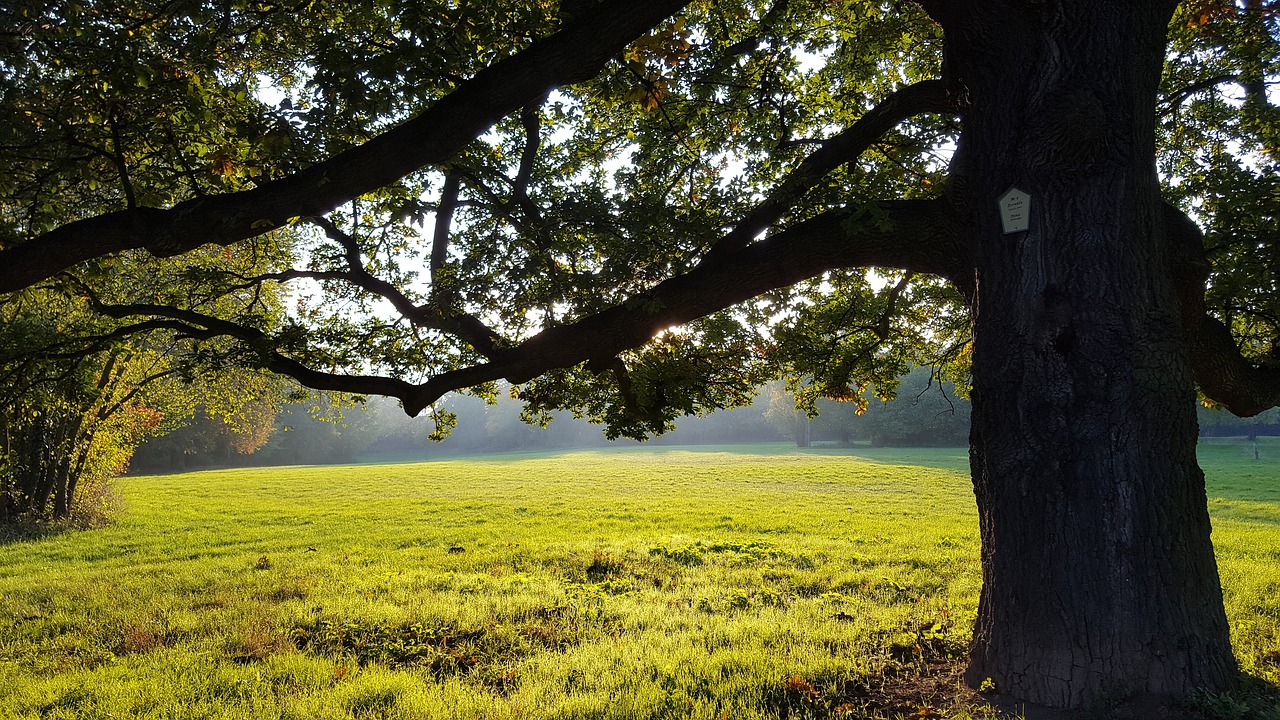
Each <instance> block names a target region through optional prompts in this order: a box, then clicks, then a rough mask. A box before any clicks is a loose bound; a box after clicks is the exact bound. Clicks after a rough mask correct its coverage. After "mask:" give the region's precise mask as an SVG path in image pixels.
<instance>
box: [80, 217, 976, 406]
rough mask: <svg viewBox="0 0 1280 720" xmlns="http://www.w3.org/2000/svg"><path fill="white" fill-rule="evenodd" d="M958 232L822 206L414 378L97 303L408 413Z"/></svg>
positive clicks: (886, 260) (957, 269) (948, 249)
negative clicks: (627, 295)
mask: <svg viewBox="0 0 1280 720" xmlns="http://www.w3.org/2000/svg"><path fill="white" fill-rule="evenodd" d="M958 237H959V236H958V234H957V233H956V232H955V231H954V226H953V223H952V220H951V216H950V211H949V209H948V206H947V205H946V204H945V203H944V202H943V201H940V200H897V201H888V202H882V203H876V204H874V205H872V206H864V207H861V208H858V209H856V210H833V211H829V212H826V213H823V214H822V215H819V216H817V217H814V218H812V219H810V220H806V221H805V222H802V223H799V224H797V225H795V226H793V227H791V228H788V229H786V230H784V231H782V232H779V233H777V234H775V235H773V236H771V237H769V238H767V239H765V240H762V241H760V242H757V243H755V244H752V245H750V246H748V247H746V248H743V249H742V250H739V251H738V252H736V253H733V254H730V255H727V256H723V257H721V258H719V259H716V260H714V261H709V262H704V263H703V264H702V265H699V266H698V267H696V268H694V269H693V270H691V271H689V272H688V273H686V274H684V275H680V276H677V277H673V278H671V279H669V280H666V281H665V282H662V283H660V284H658V285H657V286H655V287H654V288H653V289H652V290H650V291H649V292H647V293H644V294H643V295H638V296H636V297H633V298H631V299H629V300H627V301H626V302H624V303H622V304H620V305H617V306H615V307H613V308H611V309H609V310H605V311H603V312H600V313H597V314H595V315H591V316H589V317H586V318H583V319H581V320H578V321H577V322H574V323H571V324H568V325H561V326H557V327H553V328H548V329H547V330H544V331H542V332H541V333H539V334H537V335H535V336H533V337H532V338H529V339H528V340H526V341H524V342H523V343H521V344H519V345H517V346H515V347H512V348H507V349H501V350H497V351H495V353H494V355H493V359H492V360H491V361H490V362H487V363H484V364H481V365H476V366H472V367H467V368H461V369H458V370H451V371H449V372H445V373H441V374H440V375H437V376H435V377H433V378H431V379H430V380H428V381H427V382H425V383H422V384H416V385H415V384H412V383H408V382H405V381H403V380H399V379H397V378H390V377H382V376H372V375H345V374H338V373H325V372H320V371H317V370H314V369H312V368H310V367H307V366H306V365H304V364H303V363H301V362H299V361H297V360H295V359H293V358H290V357H288V356H286V355H284V354H282V353H280V352H279V351H277V350H276V349H275V348H273V347H272V346H271V343H272V340H271V338H270V336H268V335H267V334H266V333H264V332H262V331H260V330H257V329H255V328H249V327H245V326H242V325H238V324H236V323H233V322H230V321H226V320H221V319H218V318H213V317H209V316H206V315H203V314H200V313H196V312H192V311H189V310H180V309H177V308H171V307H164V306H157V305H102V304H97V303H95V309H96V310H98V311H99V312H101V313H102V314H104V315H107V316H109V317H115V318H125V317H133V316H138V315H144V316H145V315H150V316H153V317H163V318H169V319H171V320H172V321H174V323H173V324H170V323H163V324H159V323H158V324H157V325H156V326H163V327H169V328H172V329H177V330H181V331H182V332H185V333H186V334H188V335H191V336H192V337H205V338H207V337H212V336H217V335H220V336H227V337H232V338H236V339H239V340H241V341H243V342H245V343H246V344H247V345H249V346H250V347H252V348H253V349H254V350H255V351H256V352H257V353H258V355H259V357H260V358H262V362H263V365H264V366H265V367H266V368H267V369H269V370H271V371H273V372H276V373H279V374H282V375H287V376H289V377H292V378H294V379H296V380H298V381H299V382H301V383H302V384H303V385H306V386H307V387H311V388H315V389H317V390H332V391H339V392H349V393H359V394H374V395H386V396H389V397H395V398H399V399H400V401H401V402H402V403H403V404H404V407H405V410H406V411H407V412H408V413H409V414H410V415H417V414H418V413H419V412H421V411H422V410H423V409H424V408H426V407H427V406H428V405H431V404H432V403H434V402H435V401H436V400H438V399H439V398H440V397H442V396H443V395H444V394H445V393H448V392H451V391H454V390H460V389H463V388H467V387H472V386H475V385H479V384H481V383H485V382H490V381H493V380H498V379H501V378H507V379H508V380H510V381H512V382H516V383H520V382H526V381H528V380H530V379H532V378H534V377H537V376H538V375H541V374H543V373H546V372H548V371H550V370H553V369H556V368H568V367H573V366H575V365H578V364H580V363H583V362H589V361H596V362H597V363H600V364H601V366H602V367H613V366H614V363H613V360H614V359H615V358H616V356H617V355H618V354H619V353H621V352H623V351H625V350H629V349H632V348H637V347H640V346H642V345H644V344H646V343H647V342H649V341H650V339H652V338H653V337H654V335H656V334H657V333H658V332H659V331H660V330H662V329H664V328H668V327H671V326H673V325H679V324H681V323H686V322H689V321H692V320H695V319H697V318H700V317H703V316H706V315H710V314H711V313H714V312H717V311H719V310H723V309H725V308H728V307H731V306H733V305H736V304H738V303H741V302H744V301H746V300H749V299H751V298H753V297H756V296H757V295H760V294H762V293H764V292H767V291H769V290H773V289H776V288H781V287H786V286H789V285H793V284H795V283H797V282H800V281H801V280H805V279H807V278H810V277H814V276H816V275H819V274H821V273H823V272H825V271H827V270H833V269H837V268H848V267H870V266H881V267H897V268H903V269H906V270H908V271H911V272H927V273H933V274H937V275H942V276H948V277H958V276H963V274H964V271H963V268H964V267H965V266H966V261H965V248H964V244H963V243H962V242H960V241H959V239H958ZM91 301H92V300H91Z"/></svg>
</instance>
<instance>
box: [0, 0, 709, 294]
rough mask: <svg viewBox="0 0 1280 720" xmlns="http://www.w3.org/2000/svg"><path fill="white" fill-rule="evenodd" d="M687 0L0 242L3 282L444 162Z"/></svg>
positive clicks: (590, 72)
mask: <svg viewBox="0 0 1280 720" xmlns="http://www.w3.org/2000/svg"><path fill="white" fill-rule="evenodd" d="M687 3H688V0H653V1H652V2H644V3H635V2H630V1H629V0H610V1H609V2H604V3H600V4H599V5H596V6H594V7H593V8H592V9H591V11H590V12H589V13H584V15H583V16H582V17H581V19H575V20H573V21H572V22H569V23H567V24H566V25H565V26H564V28H563V29H562V30H560V31H559V32H556V33H555V34H553V35H551V36H550V37H548V38H546V39H544V40H541V41H538V42H535V43H533V44H532V45H530V46H529V47H528V48H526V49H525V50H523V51H521V52H518V53H516V54H515V55H512V56H510V57H508V58H506V59H504V60H501V61H499V62H497V63H494V64H493V65H490V66H489V67H486V68H484V69H483V70H481V71H480V72H478V73H476V74H475V76H474V77H472V78H471V79H469V80H467V81H465V82H463V83H462V84H461V85H460V86H459V87H458V88H457V89H456V90H454V91H453V92H452V93H450V94H448V95H446V96H445V97H443V98H441V99H440V100H439V101H437V102H436V103H435V104H434V105H432V106H431V107H430V108H428V109H426V110H424V111H423V112H422V113H421V114H419V115H418V116H416V117H415V118H413V119H411V120H408V121H406V122H404V123H402V124H400V125H398V126H396V127H395V128H392V129H391V130H388V131H387V132H385V133H383V134H381V135H379V136H377V137H375V138H373V139H372V140H370V141H368V142H366V143H364V144H363V145H360V146H358V147H355V148H352V149H350V150H347V151H345V152H342V153H339V154H337V155H335V156H333V157H331V158H329V159H328V160H325V161H323V162H320V163H317V164H315V165H313V166H311V167H309V168H307V169H305V170H301V171H299V172H297V173H294V174H293V175H290V176H288V177H285V178H281V179H279V180H274V181H272V182H268V183H265V184H263V185H261V186H259V187H257V188H254V189H252V190H244V191H240V192H234V193H228V194H225V195H214V196H207V197H200V198H194V199H191V200H187V201H185V202H181V203H179V204H177V205H175V206H174V207H172V208H169V209H167V210H162V209H158V208H145V207H137V208H129V209H126V210H120V211H116V212H112V213H106V214H104V215H99V216H96V217H92V218H87V219H84V220H78V221H75V222H71V223H68V224H66V225H63V226H61V227H59V228H57V229H54V230H51V231H49V232H47V233H44V234H43V235H40V236H38V237H35V238H33V239H31V240H28V241H27V242H25V243H22V244H20V245H17V246H16V247H13V248H10V249H5V250H0V292H12V291H14V290H19V289H21V288H24V287H28V286H30V285H32V284H33V283H35V282H38V281H39V280H42V279H45V278H48V277H51V276H53V275H55V274H57V273H58V272H61V271H62V270H65V269H67V268H69V267H71V266H72V265H74V264H76V263H78V262H81V261H83V260H88V259H90V258H94V257H100V256H103V255H107V254H110V253H114V252H119V251H123V250H130V249H137V248H147V249H148V250H150V251H151V252H152V253H153V254H155V255H157V256H160V257H169V256H173V255H178V254H181V253H184V252H188V251H190V250H193V249H195V248H197V247H200V246H201V245H205V244H208V243H218V244H222V245H229V244H232V243H235V242H238V241H240V240H244V239H246V238H250V237H254V236H257V235H261V234H263V233H265V232H267V231H269V230H271V229H273V228H276V227H280V226H283V225H284V224H286V223H287V222H288V221H289V220H290V219H291V218H294V217H312V216H319V215H323V214H325V213H326V212H329V211H330V210H332V209H333V208H335V207H337V206H339V205H341V204H343V203H345V202H349V201H351V200H352V199H354V198H356V197H359V196H360V195H362V194H364V193H367V192H370V191H372V190H376V189H378V188H380V187H384V186H386V185H388V184H390V183H393V182H395V181H396V180H398V179H400V178H402V177H404V176H405V175H408V174H409V173H412V172H414V171H416V170H418V169H420V168H422V167H425V166H427V165H431V164H436V163H442V162H444V161H446V160H448V159H449V158H450V157H451V156H453V155H454V154H455V153H456V152H457V151H458V150H459V149H460V148H462V146H463V145H465V144H466V143H468V142H470V141H471V140H473V139H475V138H476V137H477V136H479V135H480V134H481V133H483V132H484V131H485V130H486V129H487V128H489V127H490V126H492V125H493V124H494V123H495V122H497V121H498V120H500V119H501V118H502V117H503V116H505V115H507V114H509V113H511V112H513V111H515V110H518V109H520V108H522V107H524V106H525V105H527V104H529V103H530V102H532V101H534V100H536V99H537V98H539V97H541V96H542V95H543V94H545V93H547V92H548V91H549V90H551V89H553V88H555V87H559V86H561V85H565V84H570V83H575V82H583V81H586V80H589V79H591V78H593V77H595V76H596V75H597V74H599V72H600V70H601V68H603V67H604V65H605V63H607V62H608V61H609V60H610V59H611V58H613V57H614V56H616V55H617V54H618V52H619V51H620V50H622V48H623V47H625V46H626V44H627V43H629V42H631V41H632V40H634V39H635V38H637V37H639V36H641V35H643V34H644V33H645V32H647V31H648V30H650V29H651V28H652V27H653V26H655V25H657V24H658V23H659V22H661V21H662V20H663V19H664V18H666V17H668V16H670V15H671V14H673V13H675V12H676V11H678V10H679V9H680V8H682V7H684V6H685V5H686V4H687Z"/></svg>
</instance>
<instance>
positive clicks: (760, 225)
mask: <svg viewBox="0 0 1280 720" xmlns="http://www.w3.org/2000/svg"><path fill="white" fill-rule="evenodd" d="M951 109H952V106H951V103H950V102H949V101H948V99H947V92H946V84H945V83H943V82H942V81H941V80H925V81H923V82H918V83H915V84H914V85H908V86H907V87H904V88H902V89H901V90H898V91H896V92H894V93H892V94H891V95H889V96H888V97H886V98H885V99H884V100H882V101H881V102H880V103H879V104H878V105H876V106H875V107H874V108H872V109H870V110H868V111H867V113H866V114H865V115H863V116H862V117H860V118H858V120H857V121H856V122H854V123H853V124H852V125H850V126H849V127H848V128H845V129H844V130H843V131H842V132H840V133H839V134H838V135H835V136H833V137H831V138H828V139H827V140H825V141H823V143H822V147H820V148H818V149H817V150H815V151H813V152H812V153H810V154H809V156H808V157H806V158H805V159H804V160H803V161H802V162H801V163H800V165H798V166H797V167H796V168H795V169H794V170H792V171H791V172H790V173H788V174H787V176H786V177H785V178H783V179H782V182H780V183H778V186H777V187H776V188H774V190H773V192H771V193H770V194H769V197H767V198H765V199H764V201H762V202H761V203H760V204H759V205H757V206H756V207H755V208H754V209H752V211H751V212H750V213H748V214H747V216H746V217H744V218H743V219H742V220H741V221H740V222H738V224H737V225H736V226H734V228H733V231H732V232H730V233H729V234H728V235H725V236H724V237H723V238H721V239H720V240H719V241H718V242H717V243H716V244H715V245H714V246H713V247H712V248H711V250H710V251H709V252H708V253H707V258H708V260H710V259H713V258H715V257H718V256H720V255H723V254H725V253H730V252H733V251H735V250H737V249H739V248H741V247H745V246H746V245H747V244H748V243H750V242H751V241H752V239H754V238H755V237H756V236H757V235H759V234H760V233H762V232H764V231H765V230H766V229H768V228H769V226H771V225H773V223H774V222H776V221H777V220H778V218H780V217H782V215H783V214H784V213H785V212H787V210H789V209H791V207H792V206H793V205H795V203H796V201H797V200H799V199H800V197H801V196H802V195H804V194H805V193H806V192H808V191H809V190H810V189H811V188H812V187H813V186H814V185H816V184H817V183H818V182H819V181H821V180H822V178H824V177H826V176H827V174H828V173H830V172H831V171H832V170H835V169H836V168H837V167H839V166H841V165H843V164H844V163H847V162H850V161H851V160H854V159H856V158H857V157H858V156H859V155H861V154H862V153H863V152H864V151H865V150H866V149H867V148H868V147H870V146H871V144H872V143H874V142H875V141H876V140H878V139H880V137H881V136H882V135H884V134H885V133H887V132H889V131H890V130H892V129H893V128H894V127H896V126H897V125H898V124H899V123H901V122H902V121H904V120H906V119H908V118H911V117H914V116H916V115H920V114H923V113H928V112H947V111H949V110H951Z"/></svg>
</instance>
